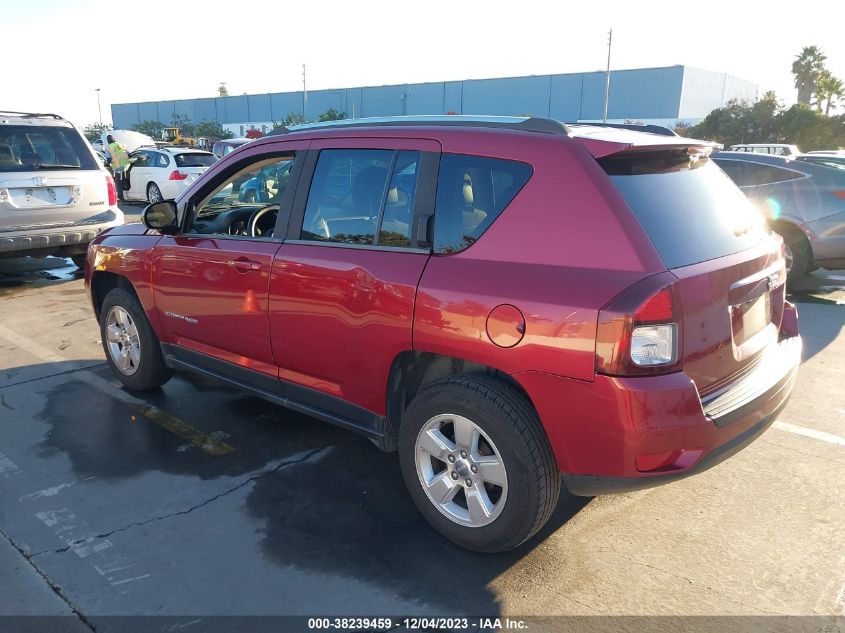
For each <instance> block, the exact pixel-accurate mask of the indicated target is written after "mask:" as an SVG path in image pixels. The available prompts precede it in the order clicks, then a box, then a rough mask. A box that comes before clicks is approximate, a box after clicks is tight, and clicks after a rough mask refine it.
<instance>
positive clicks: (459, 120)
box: [266, 114, 569, 136]
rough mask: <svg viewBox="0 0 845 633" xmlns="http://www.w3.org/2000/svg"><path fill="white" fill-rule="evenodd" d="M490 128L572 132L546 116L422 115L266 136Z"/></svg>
mask: <svg viewBox="0 0 845 633" xmlns="http://www.w3.org/2000/svg"><path fill="white" fill-rule="evenodd" d="M396 126H401V127H423V126H448V127H488V128H502V129H508V130H518V131H521V132H539V133H542V134H563V135H568V134H569V130H568V129H567V127H566V126H565V125H564V124H563V123H561V122H560V121H556V120H554V119H547V118H543V117H507V116H472V115H454V114H446V115H420V116H394V117H372V118H362V119H341V120H338V121H321V122H319V123H305V124H303V125H296V126H293V127H292V128H278V129H276V130H273V131H272V132H269V133H268V134H267V135H266V136H275V135H278V134H288V133H291V132H299V131H305V130H313V129H324V128H325V129H335V128H347V127H396Z"/></svg>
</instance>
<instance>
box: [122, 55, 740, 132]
mask: <svg viewBox="0 0 845 633" xmlns="http://www.w3.org/2000/svg"><path fill="white" fill-rule="evenodd" d="M604 91H605V74H604V73H603V72H592V73H575V74H566V75H537V76H529V77H507V78H502V79H471V80H466V81H446V82H437V83H422V84H403V85H398V86H374V87H362V88H341V89H336V90H314V91H309V92H308V101H307V106H306V113H305V114H306V118H309V119H316V118H317V115H318V114H319V113H321V112H325V111H326V110H328V109H329V108H334V109H335V110H338V111H340V112H346V113H347V115H348V116H355V117H370V116H394V115H403V114H448V113H457V114H488V115H533V116H544V117H551V118H555V119H559V120H562V121H578V120H601V118H602V117H603V116H604ZM756 96H757V86H756V85H755V84H752V83H750V82H748V81H745V80H742V79H738V78H736V77H732V76H730V75H727V74H725V73H716V72H712V71H708V70H700V69H697V68H688V67H685V66H669V67H666V68H643V69H636V70H617V71H612V72H611V79H610V99H609V106H608V118H609V119H611V120H621V119H636V120H649V119H664V120H675V119H684V120H689V119H700V118H702V117H704V116H706V115H707V113H708V112H709V111H710V110H712V109H713V108H716V107H719V106H721V105H723V104H724V103H726V102H727V101H728V100H730V99H732V98H742V99H754V98H756ZM302 109H303V95H302V92H278V93H273V94H261V95H239V96H232V97H213V98H205V99H183V100H179V101H158V102H147V103H123V104H116V105H113V106H112V120H113V121H114V124H115V127H117V128H129V127H131V126H132V125H133V124H135V123H139V122H141V121H147V120H152V121H161V122H162V123H170V122H171V119H172V117H173V115H174V114H180V115H186V116H188V117H189V118H190V119H191V121H194V122H199V121H204V120H211V121H213V120H216V121H219V122H220V123H223V124H226V123H249V122H256V121H281V120H282V119H284V118H285V117H286V116H287V114H288V113H290V112H297V113H300V112H302Z"/></svg>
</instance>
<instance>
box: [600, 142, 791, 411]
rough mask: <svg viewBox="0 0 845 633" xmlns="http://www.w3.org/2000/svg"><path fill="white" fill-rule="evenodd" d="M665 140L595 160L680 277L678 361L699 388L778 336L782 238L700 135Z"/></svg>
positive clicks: (723, 379)
mask: <svg viewBox="0 0 845 633" xmlns="http://www.w3.org/2000/svg"><path fill="white" fill-rule="evenodd" d="M638 136H651V135H638ZM671 140H672V137H669V139H668V141H669V142H664V143H660V144H656V143H655V144H650V143H648V142H641V143H629V144H627V145H623V146H622V147H619V146H617V147H610V148H609V151H608V153H602V152H598V151H597V153H600V154H601V156H600V157H597V160H598V162H599V164H600V165H601V166H602V167H603V168H604V170H605V172H606V173H607V174H608V175H609V176H610V179H611V181H612V182H613V184H614V185H615V187H616V189H617V191H618V192H619V193H620V194H621V195H622V197H623V198H624V200H625V202H626V203H627V205H628V207H629V208H630V209H631V211H632V212H633V213H634V215H635V216H636V217H637V219H638V220H639V222H640V224H641V225H642V227H643V229H644V230H645V231H646V233H647V234H648V235H649V237H650V239H651V241H652V243H653V244H654V247H655V249H656V250H657V252H658V253H659V254H660V256H661V258H662V259H663V262H664V263H665V264H666V267H667V268H668V269H669V270H671V272H672V273H673V274H674V275H675V276H676V277H677V279H678V281H677V283H676V286H677V289H678V296H679V297H680V304H681V311H682V315H683V317H682V319H683V321H682V328H681V330H682V334H681V341H680V343H681V345H680V354H681V360H682V368H683V371H684V372H685V373H686V374H687V375H688V376H689V377H690V378H692V380H693V381H694V382H695V384H696V386H697V388H698V390H699V392H700V393H701V395H702V396H705V395H707V394H709V393H712V392H714V391H716V390H718V389H719V388H721V387H722V386H724V385H725V384H727V383H728V382H731V381H733V380H735V379H736V378H737V377H739V376H740V375H743V374H744V373H747V372H749V371H750V370H751V369H753V368H754V367H755V366H756V364H757V363H759V362H760V358H761V356H762V352H763V351H764V350H765V349H767V348H768V347H769V346H770V345H771V344H773V343H775V342H776V341H777V339H778V331H779V327H780V322H781V318H782V316H783V309H784V283H785V279H786V275H785V269H784V260H783V257H782V254H781V242H780V239H779V238H777V237H776V236H774V235H773V234H772V233H771V231H770V230H769V228H768V226H767V225H766V222H765V219H764V218H763V217H762V215H761V214H760V213H759V211H758V210H757V209H756V208H755V207H754V206H753V205H752V204H751V203H750V202H749V201H748V199H747V198H746V197H745V196H744V195H743V194H742V192H741V191H740V190H739V189H738V188H737V187H736V186H735V185H734V184H733V182H732V181H731V180H730V179H729V178H728V177H727V176H726V175H725V174H724V172H722V171H721V170H720V169H719V168H718V167H716V165H715V164H713V163H712V161H711V160H710V159H709V158H708V156H707V155H708V153H709V149H710V147H709V146H708V144H701V145H696V142H695V141H689V140H688V139H681V140H680V141H679V142H677V143H672V142H671ZM613 150H615V151H613ZM591 151H592V150H591Z"/></svg>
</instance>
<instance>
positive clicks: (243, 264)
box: [229, 258, 261, 273]
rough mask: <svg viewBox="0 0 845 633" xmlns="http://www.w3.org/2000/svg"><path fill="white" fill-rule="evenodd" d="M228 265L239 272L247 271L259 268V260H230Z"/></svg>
mask: <svg viewBox="0 0 845 633" xmlns="http://www.w3.org/2000/svg"><path fill="white" fill-rule="evenodd" d="M229 266H231V267H232V268H234V269H235V270H237V271H238V272H240V273H248V272H249V271H251V270H261V262H257V261H255V260H252V259H246V258H241V259H233V260H230V261H229Z"/></svg>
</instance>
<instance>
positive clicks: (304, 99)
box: [302, 64, 308, 119]
mask: <svg viewBox="0 0 845 633" xmlns="http://www.w3.org/2000/svg"><path fill="white" fill-rule="evenodd" d="M307 109H308V88H307V87H306V86H305V64H302V118H303V119H305V117H306V115H305V112H306V110H307Z"/></svg>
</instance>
